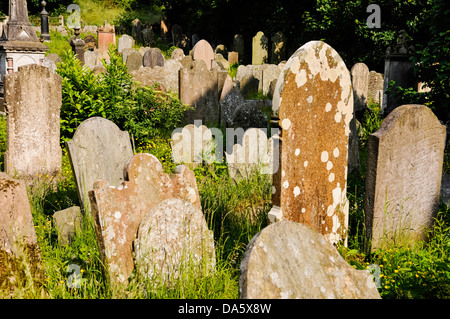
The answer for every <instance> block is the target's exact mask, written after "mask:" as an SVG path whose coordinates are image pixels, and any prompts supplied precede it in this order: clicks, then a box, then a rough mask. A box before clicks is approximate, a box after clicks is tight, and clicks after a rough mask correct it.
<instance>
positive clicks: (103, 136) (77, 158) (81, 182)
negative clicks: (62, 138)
mask: <svg viewBox="0 0 450 319" xmlns="http://www.w3.org/2000/svg"><path fill="white" fill-rule="evenodd" d="M66 146H67V150H68V153H69V158H70V162H71V165H72V171H73V174H74V177H75V182H76V184H77V190H78V196H79V199H80V204H81V205H82V206H84V207H86V206H88V207H89V200H88V197H87V194H88V192H89V191H90V190H91V189H93V185H94V182H95V181H97V180H100V179H105V180H108V181H109V182H110V184H111V185H113V186H117V185H119V184H120V182H122V181H123V168H124V166H125V163H126V162H127V161H128V159H129V158H130V157H131V156H132V155H133V150H132V147H131V142H130V137H129V135H128V132H126V131H121V130H120V129H119V127H118V126H117V125H116V124H114V123H113V122H111V121H109V120H107V119H104V118H102V117H92V118H89V119H87V120H85V121H83V122H82V123H81V124H80V126H78V128H77V130H76V131H75V134H74V135H73V138H72V140H70V141H68V142H67V143H66Z"/></svg>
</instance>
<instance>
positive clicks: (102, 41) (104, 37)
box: [97, 21, 116, 51]
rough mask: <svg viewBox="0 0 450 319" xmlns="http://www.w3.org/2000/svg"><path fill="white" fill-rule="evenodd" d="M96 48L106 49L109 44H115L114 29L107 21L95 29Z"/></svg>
mask: <svg viewBox="0 0 450 319" xmlns="http://www.w3.org/2000/svg"><path fill="white" fill-rule="evenodd" d="M97 38H98V49H99V51H108V47H109V45H110V44H116V30H115V27H114V26H113V25H110V24H109V23H108V22H106V21H105V23H104V24H103V25H102V26H100V27H99V28H98V29H97Z"/></svg>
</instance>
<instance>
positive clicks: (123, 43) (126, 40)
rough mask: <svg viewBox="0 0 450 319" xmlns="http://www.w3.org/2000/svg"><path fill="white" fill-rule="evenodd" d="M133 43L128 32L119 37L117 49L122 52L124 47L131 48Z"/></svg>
mask: <svg viewBox="0 0 450 319" xmlns="http://www.w3.org/2000/svg"><path fill="white" fill-rule="evenodd" d="M133 45H134V39H133V37H130V36H129V35H128V34H124V35H122V36H121V37H120V38H119V43H118V46H117V51H118V52H119V53H122V52H123V50H124V49H131V48H133Z"/></svg>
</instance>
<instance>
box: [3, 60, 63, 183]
mask: <svg viewBox="0 0 450 319" xmlns="http://www.w3.org/2000/svg"><path fill="white" fill-rule="evenodd" d="M61 101H62V78H61V76H59V75H58V74H55V73H53V72H51V71H50V69H48V68H46V67H43V66H39V65H36V64H30V65H26V66H23V67H20V68H19V71H18V72H14V73H11V74H7V75H6V76H5V102H6V105H7V107H8V116H7V151H6V153H5V170H6V173H7V174H9V175H11V176H14V175H15V174H16V173H17V174H19V175H21V176H24V177H30V178H33V177H36V176H37V175H39V174H42V175H47V174H48V175H53V176H56V175H58V174H59V172H61V161H62V152H61V147H60V144H59V143H60V135H59V132H60V131H59V129H60V123H59V113H60V109H61Z"/></svg>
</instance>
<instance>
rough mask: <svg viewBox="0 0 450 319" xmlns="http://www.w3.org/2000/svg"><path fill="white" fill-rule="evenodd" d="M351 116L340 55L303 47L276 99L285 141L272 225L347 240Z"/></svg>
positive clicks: (323, 47)
mask: <svg viewBox="0 0 450 319" xmlns="http://www.w3.org/2000/svg"><path fill="white" fill-rule="evenodd" d="M352 118H353V91H352V85H351V78H350V73H349V71H348V70H347V67H346V66H345V63H344V61H343V60H342V59H341V57H340V56H339V54H338V53H337V52H336V51H335V50H334V49H333V48H332V47H330V46H329V45H328V44H326V43H324V42H321V41H311V42H308V43H306V44H305V45H303V46H302V47H300V48H299V49H298V50H297V51H296V52H295V53H294V54H293V55H292V56H291V57H290V58H289V60H288V61H287V63H286V64H285V66H284V68H283V70H282V71H281V74H280V77H279V79H278V81H277V84H276V87H275V93H274V97H273V104H272V120H273V121H277V122H278V123H279V124H280V125H281V129H282V130H281V140H282V142H281V141H280V144H281V147H280V154H279V156H278V157H279V160H280V163H281V165H280V168H279V169H278V171H277V172H276V173H275V175H274V176H273V188H272V203H273V208H272V210H271V212H269V220H270V221H272V222H273V221H277V220H281V219H284V220H291V221H295V222H300V223H303V224H306V225H308V226H310V227H312V228H313V229H315V230H317V231H318V232H320V233H321V234H323V235H325V237H326V238H327V239H328V240H329V241H330V242H331V243H336V242H339V241H344V243H345V242H346V241H345V240H346V237H347V225H348V208H349V203H348V200H347V196H346V192H347V191H346V190H347V149H348V137H349V134H350V121H351V119H352ZM318 132H320V133H318ZM276 155H277V154H275V156H276Z"/></svg>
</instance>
